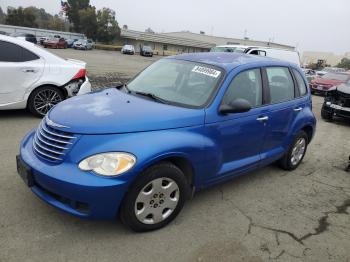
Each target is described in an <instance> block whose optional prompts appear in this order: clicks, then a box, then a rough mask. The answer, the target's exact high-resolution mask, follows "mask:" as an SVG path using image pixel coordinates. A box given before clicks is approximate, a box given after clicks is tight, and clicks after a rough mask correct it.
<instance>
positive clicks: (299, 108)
mask: <svg viewBox="0 0 350 262" xmlns="http://www.w3.org/2000/svg"><path fill="white" fill-rule="evenodd" d="M301 110H303V108H302V107H297V108H294V111H295V112H300V111H301Z"/></svg>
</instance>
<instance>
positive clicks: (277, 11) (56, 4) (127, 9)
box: [0, 0, 350, 53]
mask: <svg viewBox="0 0 350 262" xmlns="http://www.w3.org/2000/svg"><path fill="white" fill-rule="evenodd" d="M90 2H91V4H92V5H95V6H96V7H97V8H102V7H109V8H112V9H114V10H115V11H116V14H117V20H118V23H119V24H120V26H122V25H124V24H127V25H128V26H129V29H134V30H142V31H144V30H145V29H146V28H148V27H151V28H152V29H153V30H154V31H156V32H173V31H181V30H189V31H191V32H196V33H198V32H199V31H200V30H202V31H205V32H206V33H207V34H213V35H217V36H227V37H237V38H242V37H243V36H244V31H245V30H247V36H248V37H250V38H251V39H255V40H263V41H268V40H269V39H270V38H273V39H274V42H276V43H282V44H289V45H294V46H298V49H299V50H300V51H306V50H307V51H330V52H335V53H344V52H350V20H349V15H350V14H349V12H350V0H249V1H237V0H236V1H235V0H216V1H213V0H192V1H190V0H173V1H167V0H147V1H144V0H140V1H135V0H134V1H130V0H122V1H121V0H90ZM9 5H10V6H15V7H17V6H30V5H33V6H36V7H40V8H44V9H46V11H48V12H50V13H57V12H59V10H60V0H0V6H1V7H2V8H3V9H5V8H6V7H7V6H9Z"/></svg>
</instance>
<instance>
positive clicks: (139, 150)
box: [67, 126, 205, 185]
mask: <svg viewBox="0 0 350 262" xmlns="http://www.w3.org/2000/svg"><path fill="white" fill-rule="evenodd" d="M203 134H204V130H203V126H197V127H191V128H179V129H169V130H160V131H150V132H137V133H126V134H110V135H83V136H82V137H81V138H80V139H79V141H77V143H76V144H75V145H74V147H73V148H72V150H71V151H70V153H69V154H68V156H67V157H68V159H67V161H71V162H73V163H76V164H78V163H79V162H80V161H82V160H83V159H85V158H86V157H89V156H91V155H95V154H98V153H103V152H128V153H131V154H133V155H135V157H136V159H137V161H136V165H135V166H134V167H133V168H132V169H131V170H130V171H128V172H127V173H125V174H123V175H122V176H123V177H125V178H127V179H131V180H134V179H135V177H136V176H137V175H138V174H140V173H141V172H142V171H143V170H145V169H146V168H147V167H149V166H151V165H153V164H155V163H157V162H159V161H161V160H163V159H166V158H169V157H182V158H185V159H187V160H188V161H189V162H190V163H191V165H192V167H193V171H194V173H195V178H194V179H195V181H194V182H195V185H196V176H199V175H200V174H202V173H203V172H204V170H203V166H204V163H203V162H204V161H205V157H204V156H205V152H204V150H203V148H204V146H203V144H204V142H203V141H204V139H205V138H204V136H203ZM130 182H131V181H130Z"/></svg>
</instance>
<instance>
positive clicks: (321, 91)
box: [310, 84, 330, 95]
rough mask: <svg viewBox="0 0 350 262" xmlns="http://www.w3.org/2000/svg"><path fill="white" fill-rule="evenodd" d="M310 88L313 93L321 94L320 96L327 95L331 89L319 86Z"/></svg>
mask: <svg viewBox="0 0 350 262" xmlns="http://www.w3.org/2000/svg"><path fill="white" fill-rule="evenodd" d="M310 87H311V91H312V92H314V93H319V94H322V95H326V94H327V93H328V92H329V91H330V90H329V88H324V87H322V86H317V85H312V84H310Z"/></svg>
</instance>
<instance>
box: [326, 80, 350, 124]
mask: <svg viewBox="0 0 350 262" xmlns="http://www.w3.org/2000/svg"><path fill="white" fill-rule="evenodd" d="M321 116H322V118H323V119H325V120H327V121H332V120H333V117H334V116H339V117H343V118H347V119H350V80H349V81H348V82H347V83H344V84H341V85H339V86H337V87H336V88H334V89H333V90H332V91H329V92H328V93H327V96H326V97H325V100H324V103H323V106H322V110H321Z"/></svg>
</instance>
